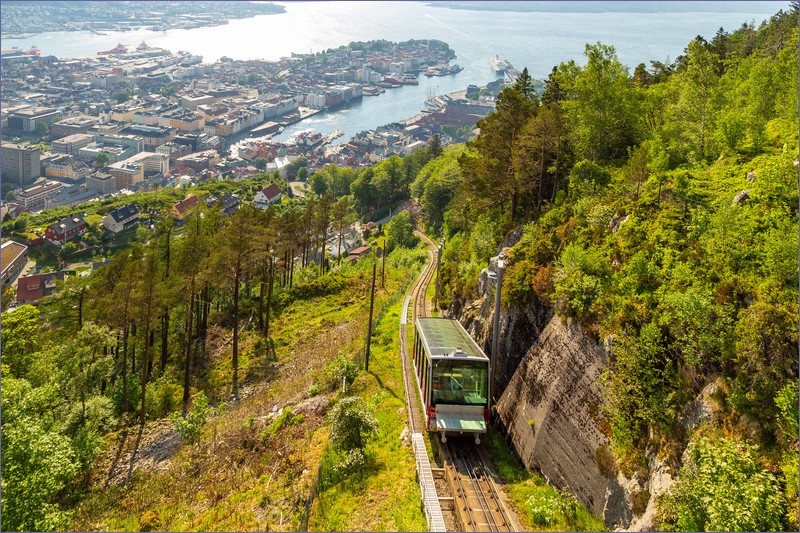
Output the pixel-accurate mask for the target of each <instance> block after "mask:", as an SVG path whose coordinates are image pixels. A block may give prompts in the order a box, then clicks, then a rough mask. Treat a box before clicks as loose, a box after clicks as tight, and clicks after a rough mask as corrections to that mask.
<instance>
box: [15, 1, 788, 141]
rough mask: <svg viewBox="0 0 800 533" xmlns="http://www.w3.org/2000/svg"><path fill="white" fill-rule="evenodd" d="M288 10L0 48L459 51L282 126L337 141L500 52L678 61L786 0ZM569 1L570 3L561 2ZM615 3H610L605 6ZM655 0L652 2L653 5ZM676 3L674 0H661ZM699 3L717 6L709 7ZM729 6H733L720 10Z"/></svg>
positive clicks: (274, 54)
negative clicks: (531, 8) (589, 51)
mask: <svg viewBox="0 0 800 533" xmlns="http://www.w3.org/2000/svg"><path fill="white" fill-rule="evenodd" d="M275 3H279V4H281V5H284V6H285V8H286V13H281V14H276V15H261V16H257V17H252V18H249V19H240V20H231V21H230V22H229V23H227V24H224V25H221V26H215V27H208V28H196V29H190V30H169V31H164V32H154V31H150V30H146V29H139V30H135V31H128V32H108V33H106V34H105V35H96V34H94V33H90V32H50V33H43V34H39V35H36V36H33V37H29V38H25V39H14V40H6V39H4V42H3V46H4V47H7V46H17V47H19V48H22V49H23V50H27V49H28V48H30V47H31V46H34V45H35V46H37V47H39V49H41V52H42V55H55V56H57V57H59V58H68V57H85V56H92V55H95V54H96V53H97V52H98V51H100V50H108V49H109V48H113V47H114V46H115V45H116V44H118V43H123V44H126V45H128V46H136V45H138V44H139V43H140V42H142V41H146V42H147V44H149V45H151V46H155V47H162V48H166V49H168V50H171V51H174V52H177V51H179V50H185V51H188V52H190V53H192V54H199V55H202V56H203V60H204V62H213V61H216V60H218V59H219V58H220V57H222V56H227V57H230V58H233V59H242V60H246V59H267V60H277V59H279V58H281V57H284V56H288V55H290V54H291V53H293V52H294V53H309V52H319V51H322V50H326V49H328V48H336V47H339V46H342V45H346V44H348V43H350V42H352V41H367V40H373V39H386V40H390V41H405V40H409V39H439V40H442V41H445V42H447V43H448V44H449V45H450V47H451V48H452V49H453V50H454V51H455V52H456V54H457V58H456V59H455V60H454V62H456V63H458V64H459V65H461V66H462V67H463V68H464V70H463V71H461V72H459V73H458V74H455V75H451V76H444V77H434V78H426V77H424V76H420V79H419V81H420V83H419V85H403V86H401V87H399V88H396V89H387V90H386V92H385V93H384V94H381V95H379V96H364V97H363V98H361V99H358V100H355V101H352V102H351V103H349V104H347V105H345V106H343V107H341V108H337V109H336V110H331V111H327V112H323V113H319V114H317V115H315V116H313V117H311V118H309V119H307V120H305V121H303V122H301V123H298V124H295V125H293V126H291V127H288V128H286V130H285V131H284V132H283V133H282V134H281V135H280V136H278V137H276V138H277V139H285V138H287V137H290V136H292V135H296V134H297V133H298V132H300V131H307V130H313V131H317V132H320V133H322V134H323V135H326V134H328V133H331V132H333V131H335V130H343V131H344V136H343V137H340V138H339V139H337V141H338V142H341V141H344V140H346V139H349V138H350V137H352V136H353V135H355V134H356V133H358V132H360V131H364V130H368V129H374V128H376V127H378V126H380V125H382V124H388V123H391V122H397V121H400V120H402V119H405V118H408V117H411V116H413V115H416V114H417V113H419V112H420V111H421V109H422V107H423V101H424V99H425V97H426V96H427V95H430V94H443V93H448V92H453V91H459V90H464V89H465V88H466V87H467V85H470V84H475V85H485V84H486V83H488V82H490V81H492V80H494V79H496V78H497V75H496V74H495V73H494V72H493V70H492V69H491V67H490V64H489V63H490V60H491V58H492V57H493V56H494V55H495V54H497V55H499V56H500V57H501V58H503V59H507V60H509V61H510V62H511V63H512V64H513V65H514V67H516V68H517V69H519V70H521V69H522V68H523V67H527V68H528V70H529V72H530V74H531V75H532V76H533V77H534V78H545V77H546V76H547V75H548V74H549V73H550V71H551V70H552V68H553V66H555V65H557V64H559V63H560V62H562V61H567V60H569V59H574V60H575V61H576V62H578V63H579V64H580V63H583V62H584V57H583V51H584V47H585V45H586V43H596V42H602V43H604V44H609V45H612V46H614V48H615V49H616V51H617V55H618V57H619V59H620V61H622V63H624V64H625V65H627V66H628V67H629V68H630V70H631V72H632V71H633V68H634V67H635V66H636V65H637V64H639V63H645V64H646V65H649V64H650V63H649V62H650V60H658V61H662V62H665V61H672V60H674V59H675V57H677V56H678V55H680V54H682V53H683V51H684V48H685V47H686V46H687V44H688V43H689V41H691V39H693V38H694V37H695V36H697V35H702V36H704V37H705V38H706V39H707V40H711V39H712V38H713V37H714V34H715V33H716V32H717V30H718V29H719V28H720V27H722V28H724V29H725V30H727V31H729V32H731V31H734V30H735V29H737V28H739V27H740V26H741V25H742V23H745V22H755V24H756V27H758V25H759V24H760V22H761V21H762V20H764V19H767V18H769V16H770V15H771V14H774V13H776V12H777V11H778V10H779V9H788V8H789V2H788V1H787V2H708V3H704V2H696V3H693V5H692V8H691V11H692V12H691V13H686V12H675V11H674V6H673V8H671V9H670V11H671V12H661V13H658V12H620V11H619V10H616V11H607V12H597V11H598V9H597V8H598V6H602V5H603V4H604V3H602V2H592V4H593V5H592V9H591V11H592V12H581V11H580V7H579V6H580V4H579V3H576V4H575V5H576V8H575V10H574V12H509V11H480V10H460V9H450V8H447V7H444V6H432V5H429V4H427V3H423V2H364V1H354V2H336V1H331V2H325V1H323V2H275ZM565 4H567V5H569V4H572V3H571V2H567V3H565ZM608 4H609V5H611V4H614V2H610V3H608ZM658 4H659V3H658V2H647V5H648V11H653V10H654V9H653V8H654V6H657V5H658ZM664 4H665V5H666V4H670V2H665V3H664ZM698 4H699V5H700V6H702V5H703V4H709V5H711V4H713V8H709V11H708V12H704V11H701V10H699V9H701V7H699V6H698ZM725 6H727V7H726V9H728V10H727V11H725V10H723V9H722V7H725Z"/></svg>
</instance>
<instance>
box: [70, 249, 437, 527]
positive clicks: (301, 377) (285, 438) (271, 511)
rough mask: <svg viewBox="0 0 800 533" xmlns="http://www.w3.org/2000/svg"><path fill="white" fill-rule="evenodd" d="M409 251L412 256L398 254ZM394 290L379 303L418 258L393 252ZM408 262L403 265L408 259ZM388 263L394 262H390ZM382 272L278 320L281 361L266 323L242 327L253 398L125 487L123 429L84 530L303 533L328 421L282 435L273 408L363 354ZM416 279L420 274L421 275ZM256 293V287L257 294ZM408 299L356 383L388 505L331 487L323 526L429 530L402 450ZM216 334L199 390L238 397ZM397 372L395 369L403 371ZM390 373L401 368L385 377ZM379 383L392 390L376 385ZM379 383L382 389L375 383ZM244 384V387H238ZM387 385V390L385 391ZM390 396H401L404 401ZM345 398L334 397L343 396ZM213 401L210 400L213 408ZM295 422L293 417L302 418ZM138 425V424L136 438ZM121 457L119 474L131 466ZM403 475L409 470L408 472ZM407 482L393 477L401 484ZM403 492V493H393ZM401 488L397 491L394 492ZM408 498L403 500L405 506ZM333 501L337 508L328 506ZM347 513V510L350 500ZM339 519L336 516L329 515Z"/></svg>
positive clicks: (222, 333) (225, 344)
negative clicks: (403, 329) (342, 360)
mask: <svg viewBox="0 0 800 533" xmlns="http://www.w3.org/2000/svg"><path fill="white" fill-rule="evenodd" d="M398 256H399V257H400V258H402V257H403V254H398ZM389 260H390V262H387V269H386V284H385V285H386V289H385V290H376V299H375V308H376V313H377V310H379V309H381V307H382V306H383V305H384V304H385V303H386V302H387V301H389V300H390V298H391V297H392V296H394V295H395V294H396V293H397V292H398V291H399V290H400V288H401V287H402V285H403V283H404V282H405V281H406V280H407V279H408V277H409V276H410V275H412V271H413V272H414V273H415V272H416V271H417V270H418V265H419V263H418V262H416V263H413V264H406V263H403V264H402V265H401V266H397V265H396V264H394V262H395V260H393V256H390V257H389ZM401 263H402V261H401ZM390 265H392V267H391V268H390ZM371 271H372V268H371V265H370V264H369V263H368V262H365V263H364V264H363V265H357V266H356V267H348V268H347V269H345V276H346V279H347V284H346V285H345V287H344V288H343V289H342V290H341V291H340V292H338V293H336V294H330V295H327V296H325V297H319V298H312V299H309V300H304V301H300V300H298V301H295V302H293V303H292V304H291V305H289V306H288V307H287V308H286V309H284V310H283V311H282V312H281V313H279V314H278V315H277V316H273V322H272V338H273V340H274V341H275V345H276V359H275V360H273V359H270V360H267V358H266V357H265V354H264V350H263V339H262V337H261V336H260V334H259V333H258V331H256V330H257V321H255V320H254V321H253V323H252V324H251V326H250V328H249V329H248V328H245V327H243V328H242V331H241V337H240V350H241V351H240V357H239V378H240V384H241V386H242V388H245V387H247V388H249V390H250V393H249V394H248V395H243V397H242V399H241V400H240V401H239V402H237V403H231V404H229V405H228V407H227V408H226V410H225V411H224V412H223V413H222V414H217V415H215V416H212V417H211V418H210V419H209V423H208V426H207V427H206V428H205V431H204V434H203V437H201V439H200V442H199V443H198V444H196V445H193V446H190V445H182V446H181V447H180V449H179V450H178V451H177V452H176V454H175V455H174V456H173V457H172V458H171V459H170V461H169V463H167V464H165V465H164V467H163V468H162V469H159V470H149V471H143V472H141V473H139V472H138V471H137V472H134V474H133V477H132V478H131V480H130V482H129V483H128V484H127V486H125V487H124V488H123V487H114V486H105V479H106V478H105V476H106V475H107V474H106V473H107V472H108V469H109V467H110V464H111V460H112V459H113V456H114V452H115V450H116V447H115V445H116V443H117V439H118V438H119V437H120V435H119V434H111V435H109V436H108V438H107V446H106V449H107V453H106V456H105V457H106V459H105V462H104V461H102V460H101V461H99V462H98V463H97V466H96V469H95V471H94V474H93V475H94V479H95V482H94V484H93V485H92V486H90V487H89V488H88V489H86V491H85V492H84V494H83V495H82V496H81V497H80V499H79V501H78V502H77V503H76V504H75V507H74V508H73V511H74V514H73V521H72V524H71V528H72V529H74V530H85V531H88V530H127V531H137V530H141V529H142V528H146V529H151V530H168V531H186V530H201V531H202V530H205V531H210V530H217V531H245V530H262V531H264V530H267V531H270V530H271V531H295V530H297V529H298V528H299V527H300V525H301V519H302V516H303V514H304V508H305V501H306V498H307V497H308V495H309V493H310V489H311V486H312V482H313V481H314V477H315V475H316V472H317V468H318V465H319V464H320V462H321V458H322V456H323V453H324V450H325V449H326V446H327V440H328V439H327V434H328V430H327V426H326V424H325V419H324V417H322V416H319V415H315V414H306V415H304V416H303V417H302V418H301V417H298V418H297V423H294V422H293V423H291V424H286V425H284V426H283V427H281V428H279V429H276V430H275V431H274V432H271V431H268V429H269V428H270V427H271V418H270V414H271V413H272V412H273V408H274V407H278V408H281V407H284V406H293V405H296V404H297V403H299V402H300V401H302V400H303V399H304V398H305V397H306V396H307V392H306V391H308V389H309V386H310V385H311V384H312V383H313V381H314V376H315V375H317V370H318V369H321V368H323V367H325V366H326V365H328V364H330V362H331V361H333V360H335V359H336V358H337V357H338V356H339V353H340V352H341V353H343V354H344V355H345V356H346V357H351V358H352V357H353V356H354V355H355V354H357V353H360V351H361V349H362V347H363V344H364V339H365V336H364V333H365V324H366V316H367V312H368V308H369V299H368V298H365V295H366V294H368V290H369V282H370V281H371V273H372V272H371ZM414 275H415V274H414ZM254 293H257V291H254ZM400 305H402V301H401V300H400V301H399V302H398V303H395V304H394V305H393V306H392V307H391V309H389V311H388V312H386V313H385V314H384V315H383V317H382V319H381V320H380V321H379V322H378V324H377V328H376V331H375V336H374V339H373V345H372V353H373V358H372V360H371V365H370V373H368V374H362V375H361V376H360V377H359V378H358V381H356V383H355V384H354V385H353V389H352V390H360V391H363V393H364V394H366V395H367V396H369V397H370V399H371V401H374V402H376V405H377V406H378V419H379V420H380V423H381V436H380V437H379V438H378V440H377V441H376V442H375V443H374V445H373V447H372V450H373V451H372V452H371V454H370V456H371V458H372V461H371V463H370V464H371V468H370V470H369V475H370V476H372V475H373V474H374V479H373V478H372V477H370V478H368V479H369V481H368V486H369V487H372V488H371V490H370V491H369V492H368V493H367V494H370V498H375V499H377V500H380V501H378V502H377V503H375V502H370V501H366V500H364V499H363V498H364V493H363V491H361V490H355V491H354V490H353V487H352V485H349V484H342V485H340V486H337V487H333V491H334V492H331V493H330V494H326V495H325V496H326V497H325V499H323V500H320V501H322V502H323V505H325V507H324V509H326V510H328V512H329V514H328V515H327V518H325V519H324V520H323V521H322V522H313V520H316V519H317V518H316V515H315V514H314V513H312V515H311V518H312V523H317V524H321V525H319V526H318V527H319V528H320V529H350V530H353V529H365V530H380V529H384V530H392V529H404V530H419V529H424V527H425V521H424V517H423V515H422V514H421V511H420V510H419V491H418V489H417V488H416V484H415V481H414V464H413V457H412V456H411V452H410V449H408V448H403V447H402V446H401V445H400V440H399V435H400V431H401V430H402V424H403V421H404V418H403V415H398V414H397V410H398V409H399V408H400V407H402V405H403V403H402V397H403V392H402V375H401V374H400V373H399V372H400V371H399V364H400V361H399V358H398V356H397V348H396V344H397V324H398V322H399V316H398V315H399V312H400V311H399V309H400ZM214 328H215V329H214V335H213V336H210V337H209V341H208V343H207V353H206V356H205V359H204V365H205V366H204V367H203V370H202V373H201V375H199V376H197V377H196V379H195V380H194V382H193V393H197V392H198V391H199V390H204V391H205V392H206V395H207V396H208V397H209V398H213V399H214V400H215V401H229V395H230V391H231V345H230V335H231V332H230V331H229V330H225V329H222V328H219V326H214ZM394 367H396V368H394ZM387 370H391V371H392V372H395V374H391V373H390V374H385V373H384V372H385V371H387ZM377 378H380V381H381V382H382V383H383V386H384V387H385V388H381V387H379V386H377V385H375V383H377ZM370 383H372V385H370ZM240 390H241V389H240ZM381 391H383V392H381ZM386 391H393V392H394V394H396V395H397V396H398V397H399V399H398V398H395V397H394V396H393V395H392V394H390V393H389V392H386ZM334 394H335V393H334ZM213 403H214V402H212V405H213ZM294 420H295V419H293V421H294ZM136 433H137V431H135V430H133V429H132V430H130V431H129V434H128V439H131V438H133V439H135V435H136ZM122 463H125V461H124V460H123V461H121V463H120V465H119V466H118V469H127V466H128V465H127V463H125V464H122ZM398 473H402V474H401V477H400V478H398ZM397 479H402V480H403V481H402V483H400V484H399V485H396V484H395V480H397ZM396 488H397V490H398V491H400V494H402V495H403V497H402V499H400V500H398V498H396V497H395V496H396V494H395V489H396ZM387 491H391V492H387ZM336 492H341V494H342V496H341V498H342V501H351V502H352V501H355V502H357V503H356V504H355V505H356V507H360V511H359V512H358V513H355V514H348V513H347V512H345V513H343V514H340V513H339V512H338V510H337V509H338V505H334V503H335V502H336V501H337V500H338V498H335V497H332V496H331V495H332V494H334V493H336ZM398 502H399V503H398ZM329 503H330V504H331V505H328V504H329ZM342 505H343V509H347V508H348V504H347V503H344V504H342ZM328 520H331V522H328Z"/></svg>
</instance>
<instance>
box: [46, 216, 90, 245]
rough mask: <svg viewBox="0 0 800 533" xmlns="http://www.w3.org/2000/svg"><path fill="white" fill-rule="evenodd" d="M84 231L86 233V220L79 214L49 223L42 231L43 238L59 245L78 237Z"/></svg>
mask: <svg viewBox="0 0 800 533" xmlns="http://www.w3.org/2000/svg"><path fill="white" fill-rule="evenodd" d="M84 233H86V221H85V220H83V217H82V216H80V215H72V216H69V217H67V218H64V219H61V220H59V221H58V222H54V223H53V224H50V225H49V226H48V227H47V229H46V230H45V231H44V238H45V239H47V240H48V241H50V242H52V243H54V244H57V245H59V246H60V245H63V244H64V243H66V242H67V241H71V240H73V239H77V238H79V237H80V236H81V235H83V234H84Z"/></svg>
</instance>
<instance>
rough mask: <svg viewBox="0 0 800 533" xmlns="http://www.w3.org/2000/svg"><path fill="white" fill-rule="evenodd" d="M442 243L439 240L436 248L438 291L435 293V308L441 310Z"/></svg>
mask: <svg viewBox="0 0 800 533" xmlns="http://www.w3.org/2000/svg"><path fill="white" fill-rule="evenodd" d="M442 243H444V241H439V247H438V248H437V249H436V292H435V293H434V295H433V308H434V309H435V310H436V311H438V310H439V271H440V270H441V269H442Z"/></svg>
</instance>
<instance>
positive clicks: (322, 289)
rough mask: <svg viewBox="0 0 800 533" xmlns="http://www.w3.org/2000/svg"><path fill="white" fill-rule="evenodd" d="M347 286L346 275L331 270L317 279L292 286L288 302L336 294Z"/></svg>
mask: <svg viewBox="0 0 800 533" xmlns="http://www.w3.org/2000/svg"><path fill="white" fill-rule="evenodd" d="M346 286H347V281H346V280H345V278H344V276H342V275H341V274H340V273H338V272H331V273H330V274H326V275H324V276H322V277H320V278H317V279H315V280H312V281H307V282H305V283H300V284H298V285H295V286H294V287H292V289H291V290H290V291H289V293H288V295H289V299H288V302H291V301H293V300H306V299H308V298H315V297H317V296H328V295H330V294H336V293H338V292H341V291H342V290H343V289H344V288H345V287H346Z"/></svg>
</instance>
